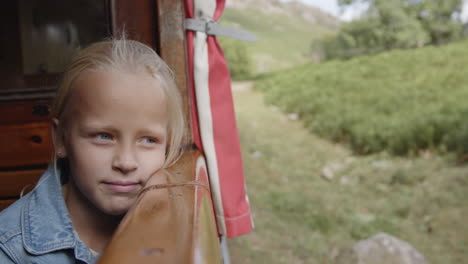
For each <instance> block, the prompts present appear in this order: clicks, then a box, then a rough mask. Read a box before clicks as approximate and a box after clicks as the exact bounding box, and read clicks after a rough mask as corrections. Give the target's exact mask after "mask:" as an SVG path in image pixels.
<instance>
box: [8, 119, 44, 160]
mask: <svg viewBox="0 0 468 264" xmlns="http://www.w3.org/2000/svg"><path fill="white" fill-rule="evenodd" d="M51 158H52V138H51V135H50V125H49V123H48V122H47V123H30V124H22V125H6V126H0V167H16V166H28V165H42V164H47V163H49V161H50V160H51Z"/></svg>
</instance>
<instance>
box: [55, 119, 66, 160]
mask: <svg viewBox="0 0 468 264" xmlns="http://www.w3.org/2000/svg"><path fill="white" fill-rule="evenodd" d="M59 122H60V121H59V120H58V119H57V118H53V119H52V141H53V143H54V150H55V155H56V156H57V157H59V158H65V157H66V156H67V149H66V148H65V139H64V135H63V129H62V128H61V127H60V126H59V124H60V123H59Z"/></svg>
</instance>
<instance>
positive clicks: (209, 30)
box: [185, 18, 258, 42]
mask: <svg viewBox="0 0 468 264" xmlns="http://www.w3.org/2000/svg"><path fill="white" fill-rule="evenodd" d="M185 29H186V30H193V31H200V32H205V33H206V34H208V35H214V36H223V37H228V38H234V39H239V40H243V41H248V42H253V41H257V40H258V37H257V36H255V35H254V34H252V33H250V32H248V31H246V30H243V29H239V28H232V27H227V26H223V25H221V24H219V23H217V22H214V21H205V20H201V19H195V18H186V19H185Z"/></svg>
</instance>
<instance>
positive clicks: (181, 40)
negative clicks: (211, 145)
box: [157, 0, 191, 135]
mask: <svg viewBox="0 0 468 264" xmlns="http://www.w3.org/2000/svg"><path fill="white" fill-rule="evenodd" d="M183 2H184V1H183V0H177V1H167V0H157V5H158V7H157V10H158V32H159V38H160V40H159V54H160V55H161V57H162V58H163V59H164V61H165V62H166V63H167V64H168V65H169V67H170V68H171V69H172V70H173V71H174V73H175V77H176V82H177V87H178V88H179V90H180V93H181V94H182V101H183V106H184V113H185V120H187V121H189V120H190V117H191V115H190V101H189V87H188V65H187V50H186V47H187V45H186V41H185V26H184V21H185V11H184V3H183ZM189 131H190V130H189ZM190 134H191V133H188V135H190Z"/></svg>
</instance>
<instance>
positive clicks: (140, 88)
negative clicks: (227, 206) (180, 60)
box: [0, 39, 185, 264]
mask: <svg viewBox="0 0 468 264" xmlns="http://www.w3.org/2000/svg"><path fill="white" fill-rule="evenodd" d="M52 114H53V120H52V132H53V139H54V148H55V158H54V162H53V164H52V165H51V166H49V169H48V170H47V171H46V172H45V173H44V174H43V175H42V177H41V178H40V180H39V182H38V183H37V185H36V187H35V188H34V190H33V191H32V192H30V193H29V194H27V195H26V196H24V197H23V198H21V199H20V200H18V201H17V202H16V203H14V204H13V205H11V206H10V207H9V208H7V209H5V210H4V211H2V212H1V213H0V223H1V225H0V263H2V264H3V263H48V264H54V263H77V262H80V261H81V262H80V263H82V262H83V263H94V262H95V261H96V259H97V256H98V254H99V253H98V252H101V251H102V250H103V248H104V247H105V246H106V244H107V243H108V241H109V240H110V238H111V236H112V233H113V231H114V230H115V228H116V227H117V225H118V224H119V222H120V220H121V219H122V216H123V215H124V214H125V213H126V212H127V210H128V209H129V208H130V206H131V205H132V204H133V203H134V201H135V200H136V198H137V195H138V193H139V191H140V190H141V189H142V188H143V187H144V186H145V183H146V182H147V181H148V179H149V178H150V176H151V175H152V174H154V173H155V172H156V171H158V170H159V169H161V168H165V167H168V166H169V165H170V164H172V163H173V162H175V160H176V159H177V157H178V156H179V154H180V149H181V145H182V140H183V132H184V128H185V126H184V120H183V114H182V105H181V99H180V95H179V93H178V91H177V88H176V86H175V82H174V80H173V77H172V73H171V71H170V69H169V68H168V66H167V65H166V64H165V63H164V62H163V61H162V60H161V58H159V56H158V55H157V54H156V53H155V52H154V51H153V50H152V49H151V48H149V47H147V46H145V45H144V44H142V43H139V42H136V41H131V40H125V39H121V40H112V41H104V42H99V43H95V44H93V45H91V46H89V47H88V48H85V49H83V50H81V51H79V52H78V53H77V55H76V56H75V57H74V58H73V59H72V62H71V65H70V66H69V68H68V69H67V70H66V72H65V73H64V77H63V80H62V83H61V85H60V86H59V88H58V91H57V97H56V101H55V104H54V106H53V110H52Z"/></svg>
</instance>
